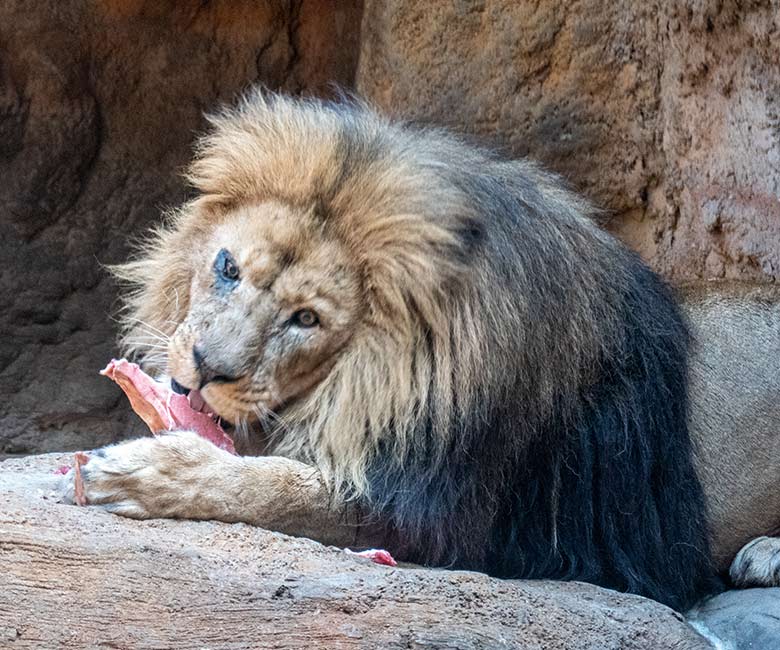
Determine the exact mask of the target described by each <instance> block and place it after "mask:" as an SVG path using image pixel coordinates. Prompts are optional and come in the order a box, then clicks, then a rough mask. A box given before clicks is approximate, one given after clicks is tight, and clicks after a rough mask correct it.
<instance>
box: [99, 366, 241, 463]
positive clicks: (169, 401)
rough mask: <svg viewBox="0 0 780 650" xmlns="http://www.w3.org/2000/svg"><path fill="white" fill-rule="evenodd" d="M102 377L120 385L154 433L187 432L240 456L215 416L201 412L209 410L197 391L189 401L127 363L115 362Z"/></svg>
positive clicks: (106, 368)
mask: <svg viewBox="0 0 780 650" xmlns="http://www.w3.org/2000/svg"><path fill="white" fill-rule="evenodd" d="M100 374H101V375H105V376H106V377H109V378H110V379H113V380H114V381H115V382H116V383H117V384H119V387H120V388H121V389H122V390H123V391H124V392H125V395H127V397H128V399H129V400H130V405H131V406H132V407H133V410H134V411H135V412H136V413H137V414H138V415H139V416H140V417H141V419H142V420H143V421H144V422H146V425H147V426H148V427H149V429H150V430H151V431H152V433H154V434H158V433H161V432H163V431H172V430H174V429H187V430H189V431H194V432H195V433H197V434H198V435H199V436H201V437H202V438H205V439H206V440H208V441H209V442H212V443H214V444H215V445H216V446H217V447H219V448H220V449H224V450H225V451H229V452H230V453H231V454H235V453H236V448H235V447H234V445H233V440H232V439H231V438H230V436H229V435H228V434H227V433H225V431H224V430H223V429H222V427H221V426H219V424H218V423H217V422H216V420H215V418H214V415H213V414H212V413H209V412H207V411H204V410H201V409H204V408H205V402H203V399H202V398H200V395H199V393H198V392H197V391H192V392H191V393H190V395H189V397H188V396H187V395H179V394H178V393H174V392H173V391H172V390H171V388H170V386H169V385H168V384H163V383H161V382H158V381H155V380H154V379H152V378H151V377H150V376H149V375H147V374H146V373H145V372H144V371H143V370H141V368H140V367H139V366H138V365H137V364H135V363H130V362H129V361H127V360H125V359H112V360H111V362H110V363H109V364H108V365H107V366H106V367H105V368H104V369H103V370H101V371H100ZM193 407H197V408H193Z"/></svg>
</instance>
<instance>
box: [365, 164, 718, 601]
mask: <svg viewBox="0 0 780 650" xmlns="http://www.w3.org/2000/svg"><path fill="white" fill-rule="evenodd" d="M491 165H492V166H493V173H492V174H490V173H488V172H489V170H490V169H491ZM506 165H507V164H505V163H495V162H492V161H491V162H490V163H487V162H486V163H485V169H486V170H488V172H486V173H485V174H484V175H483V174H476V175H475V174H473V173H471V172H464V174H463V175H462V176H461V177H460V178H459V179H458V182H459V183H460V186H461V187H463V188H467V189H468V190H469V191H470V192H471V194H472V195H473V196H474V197H475V199H474V200H475V205H476V207H475V211H477V212H480V211H481V212H483V213H487V214H488V216H486V217H485V218H484V223H483V224H482V225H483V226H484V227H483V230H485V231H486V232H487V233H488V234H487V235H486V237H485V239H486V241H484V242H482V241H480V243H479V245H480V246H484V247H485V248H486V249H487V251H485V250H483V251H482V253H483V255H486V256H487V258H488V260H489V261H488V262H485V261H484V259H483V258H480V257H476V258H475V260H474V265H475V270H474V274H475V277H476V278H477V280H476V282H477V283H478V284H479V285H480V286H481V287H482V290H483V291H484V292H486V297H485V298H484V304H483V305H482V309H483V311H484V313H485V314H486V315H490V316H492V318H493V322H496V319H498V322H501V320H502V319H503V320H509V321H510V322H511V321H515V324H514V327H517V328H518V329H524V330H525V331H523V332H520V333H515V332H514V331H510V332H509V333H508V334H507V333H505V332H498V333H493V334H490V335H489V337H490V338H489V340H488V341H487V345H486V349H487V350H488V352H487V354H488V355H492V356H493V359H492V360H486V361H485V363H486V366H488V367H489V366H492V369H491V370H490V371H487V370H486V371H485V381H484V384H483V385H481V386H480V387H479V389H478V390H477V393H476V396H475V399H473V400H472V401H471V402H470V403H469V404H468V405H461V406H463V407H464V408H461V409H459V413H460V415H459V417H458V418H457V421H455V422H454V424H453V428H454V430H453V431H452V432H451V433H452V435H451V436H450V438H449V449H448V451H447V454H446V460H445V461H443V462H438V461H436V460H434V458H435V457H436V452H435V451H434V450H435V449H436V444H437V439H438V438H437V435H436V432H435V431H434V430H433V429H434V426H433V424H432V422H433V421H435V420H434V418H433V416H432V415H431V413H432V412H433V411H434V410H435V404H433V405H429V409H428V411H429V412H428V414H427V415H423V416H422V417H421V418H420V420H419V426H418V430H417V435H416V440H417V441H418V444H417V446H416V447H415V448H414V450H413V451H412V452H410V453H409V454H408V457H407V458H406V459H405V462H404V463H403V464H399V463H398V462H397V460H394V459H393V458H392V453H391V452H390V450H389V449H387V450H386V451H387V453H386V454H385V453H384V452H380V453H379V454H378V455H377V456H376V458H375V460H374V462H373V464H372V465H371V467H370V469H369V473H368V477H369V481H370V484H371V504H370V506H371V508H372V509H373V510H375V511H379V512H382V513H383V514H384V517H386V519H387V520H388V521H389V522H390V523H391V524H392V525H393V527H394V528H395V530H396V533H397V535H398V537H399V540H398V544H399V548H402V549H405V554H406V559H409V560H411V561H415V562H420V563H423V564H428V565H438V566H449V567H454V568H466V569H476V570H482V571H486V572H488V573H490V574H492V575H496V576H500V577H511V578H553V579H566V580H569V579H571V580H583V581H587V582H592V583H596V584H599V585H603V586H605V587H610V588H613V589H617V590H620V591H628V592H633V593H637V594H641V595H644V596H648V597H650V598H653V599H655V600H658V601H661V602H663V603H666V604H668V605H669V606H671V607H673V608H675V609H678V610H684V609H686V608H688V607H690V606H691V605H692V604H693V603H694V602H695V601H696V600H697V599H698V598H699V597H701V596H702V595H703V594H705V593H707V592H710V591H712V590H713V588H714V582H713V570H712V566H711V559H710V550H709V541H708V533H707V520H706V509H705V502H704V495H703V492H702V489H701V486H700V484H699V481H698V478H697V475H696V472H695V469H694V465H693V459H692V445H691V441H690V439H689V435H688V429H687V420H686V418H687V359H688V347H689V333H688V330H687V327H686V324H685V322H684V319H683V317H682V315H681V313H680V311H679V309H678V307H677V306H676V304H675V300H674V298H673V296H672V293H671V291H670V290H669V289H668V288H667V286H666V285H665V284H664V283H663V282H662V281H661V280H660V279H659V278H658V277H657V276H656V275H655V274H654V273H653V272H652V271H650V270H649V269H648V268H647V267H646V266H645V265H644V264H643V263H642V262H641V261H640V259H639V258H638V256H636V255H634V254H633V253H631V252H629V251H628V250H626V249H625V248H624V247H623V246H622V245H620V244H619V243H617V242H616V241H615V240H613V239H612V238H611V237H609V236H608V235H606V234H605V233H600V232H597V230H596V227H595V226H593V225H592V224H590V223H586V222H585V220H584V219H578V218H576V216H575V215H574V212H575V209H576V208H575V206H574V204H572V203H567V204H562V205H563V208H564V210H563V212H564V213H562V212H561V206H560V205H553V206H548V205H547V204H546V201H547V200H548V199H547V197H546V194H545V189H544V188H543V187H542V188H540V187H539V186H538V182H541V183H542V184H545V183H552V182H553V181H551V180H550V177H547V176H543V175H541V172H538V170H536V169H535V168H533V167H531V168H526V169H524V168H522V167H518V168H515V169H511V168H509V171H510V172H514V173H515V176H513V177H512V178H511V179H510V180H507V178H506V174H507V167H506ZM528 169H530V173H529V174H528V175H524V172H525V171H528ZM502 176H503V177H502ZM565 209H569V210H570V211H571V213H569V214H565ZM561 241H562V242H563V243H560V242H561ZM469 245H472V246H473V245H474V244H473V242H469ZM498 285H504V287H507V286H509V287H512V290H513V291H514V292H515V294H516V295H518V296H519V297H518V298H517V313H516V314H515V313H507V310H506V305H505V306H504V310H503V311H497V308H496V307H495V306H494V305H493V302H491V299H490V297H489V296H487V293H489V292H491V291H494V290H496V289H495V288H496V287H497V286H498ZM450 298H451V300H452V304H453V305H455V306H454V307H453V311H452V314H453V318H454V319H457V318H459V317H462V316H461V312H459V311H458V308H457V304H458V301H459V300H460V298H459V296H458V288H457V287H452V288H451V295H450ZM583 305H585V306H583ZM464 317H467V316H464ZM451 345H452V346H453V356H454V357H458V355H459V354H462V353H461V352H460V351H459V350H457V349H456V348H457V346H458V345H459V342H458V341H457V340H453V341H451ZM431 356H432V357H434V363H435V353H434V350H433V346H432V347H431ZM456 372H457V370H456ZM454 399H457V396H455V397H454ZM390 439H392V436H390Z"/></svg>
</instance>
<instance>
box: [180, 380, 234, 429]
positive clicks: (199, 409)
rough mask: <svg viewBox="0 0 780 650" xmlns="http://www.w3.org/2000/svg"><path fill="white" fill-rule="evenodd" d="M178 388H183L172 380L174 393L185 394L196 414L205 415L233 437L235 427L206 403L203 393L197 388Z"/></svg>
mask: <svg viewBox="0 0 780 650" xmlns="http://www.w3.org/2000/svg"><path fill="white" fill-rule="evenodd" d="M174 384H176V387H174ZM177 388H183V387H182V386H181V384H179V383H178V382H177V381H176V380H175V379H171V389H172V390H173V392H174V393H179V394H180V395H181V394H184V395H186V396H187V401H188V402H189V404H190V408H191V409H192V410H193V411H195V412H196V413H202V414H203V415H207V416H208V417H210V418H211V419H212V420H213V421H214V423H215V424H216V425H217V426H218V427H220V428H221V429H222V430H223V431H224V432H225V433H227V434H228V435H231V434H232V432H233V431H235V428H236V427H235V425H234V424H233V423H232V422H230V421H228V420H226V419H225V418H223V417H222V416H221V415H218V414H217V413H216V412H215V411H214V409H213V408H211V406H210V405H209V403H208V402H207V401H206V398H205V397H203V393H201V392H200V391H199V390H198V389H197V388H196V389H192V390H190V389H188V388H184V389H183V390H177Z"/></svg>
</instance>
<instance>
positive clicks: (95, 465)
mask: <svg viewBox="0 0 780 650" xmlns="http://www.w3.org/2000/svg"><path fill="white" fill-rule="evenodd" d="M81 473H82V477H83V483H84V493H85V496H86V499H87V502H88V503H89V504H90V505H95V506H99V507H102V508H104V509H106V510H109V511H111V512H114V513H117V514H120V515H124V516H127V517H134V518H139V519H148V518H158V517H171V518H180V519H201V520H203V519H213V520H218V521H224V522H229V523H233V522H245V523H248V524H253V525H255V526H259V527H262V528H268V529H271V530H276V531H279V532H282V533H287V534H289V535H296V536H301V537H309V538H312V539H316V540H318V541H320V542H323V543H326V544H333V545H336V546H355V545H371V544H372V542H373V543H375V542H376V541H377V540H371V539H363V537H364V535H361V539H358V534H357V533H358V530H359V529H358V525H357V524H358V513H357V509H356V507H355V506H354V505H352V504H343V503H334V501H333V499H332V496H331V493H330V491H329V490H328V488H327V485H326V484H325V481H324V480H323V478H322V475H321V474H320V472H319V471H318V470H317V469H316V468H314V467H311V466H309V465H305V464H303V463H299V462H297V461H293V460H290V459H288V458H282V457H278V456H266V457H240V456H233V455H231V454H229V453H227V452H226V451H223V450H221V449H218V448H217V447H215V446H214V445H213V444H211V443H210V442H207V441H205V440H203V439H202V438H200V437H199V436H197V435H196V434H194V433H191V432H175V433H171V434H167V435H163V436H160V437H157V438H141V439H138V440H132V441H130V442H125V443H121V444H118V445H113V446H110V447H105V448H103V449H99V450H96V451H94V452H91V453H90V460H89V462H88V463H87V464H86V465H84V466H82V468H81ZM63 480H64V482H65V483H64V488H63V490H64V495H65V499H66V500H67V501H69V502H73V499H74V495H73V491H74V476H73V472H70V473H69V474H67V475H66V476H65V477H64V479H63ZM361 532H363V533H364V532H365V531H362V530H361Z"/></svg>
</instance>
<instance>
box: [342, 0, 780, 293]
mask: <svg viewBox="0 0 780 650" xmlns="http://www.w3.org/2000/svg"><path fill="white" fill-rule="evenodd" d="M779 9H780V8H779V7H778V4H777V2H775V1H766V2H751V3H741V2H731V1H726V2H721V1H715V0H711V1H709V0H699V1H697V0H688V1H678V2H659V1H651V2H626V1H624V2H603V1H602V0H584V1H582V2H564V1H554V2H541V3H540V2H532V1H530V0H518V1H517V2H511V3H510V2H503V1H501V0H486V1H474V2H468V1H464V2H439V3H419V2H414V1H413V0H391V1H385V0H367V2H366V6H365V12H364V19H363V35H362V40H361V43H362V49H361V56H360V66H359V71H358V78H357V86H358V88H359V89H360V91H361V92H363V93H365V94H366V95H368V96H369V97H371V98H373V99H374V100H375V101H376V102H377V103H378V104H379V105H380V106H382V107H384V108H386V109H388V110H390V111H392V112H393V113H397V114H405V115H410V116H412V117H415V118H418V119H422V120H426V121H433V122H444V123H447V124H450V125H452V126H454V127H456V128H458V129H459V130H462V131H464V132H466V133H470V134H475V135H477V136H480V137H484V138H486V139H487V140H488V141H498V142H500V143H504V144H505V145H507V148H508V150H509V151H510V152H512V153H514V154H520V155H530V156H532V157H533V158H536V159H538V160H541V161H543V162H544V163H546V164H547V165H548V166H549V167H551V168H552V169H555V170H557V171H558V172H560V173H561V174H563V175H564V176H565V177H566V178H567V179H568V180H569V181H570V182H571V183H572V184H573V185H574V186H576V187H578V188H579V189H581V190H583V191H584V193H585V194H586V195H587V196H589V197H590V198H591V199H593V200H594V201H595V202H596V203H597V204H598V205H599V206H602V207H604V208H606V209H607V210H608V211H609V213H608V216H607V223H608V224H609V227H610V228H611V229H612V230H614V231H615V232H617V233H619V234H620V235H621V236H622V237H623V238H624V239H625V240H626V241H628V242H629V243H630V244H632V245H633V246H634V247H635V248H637V249H638V250H639V251H641V253H642V254H643V255H644V256H645V258H646V259H648V260H649V261H650V262H651V263H652V264H653V265H654V266H655V268H657V269H659V270H661V271H662V272H664V273H665V274H666V275H667V276H668V277H670V278H673V279H676V280H681V279H693V278H720V277H728V278H741V279H758V280H771V281H774V280H777V279H778V278H780V10H779Z"/></svg>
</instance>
